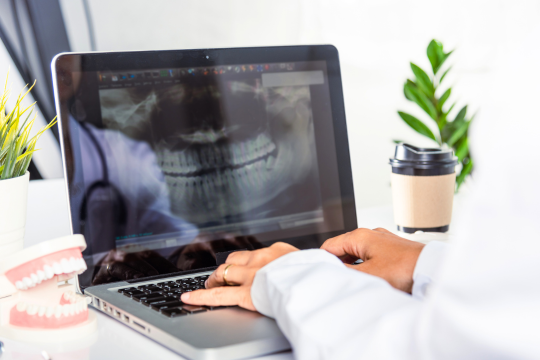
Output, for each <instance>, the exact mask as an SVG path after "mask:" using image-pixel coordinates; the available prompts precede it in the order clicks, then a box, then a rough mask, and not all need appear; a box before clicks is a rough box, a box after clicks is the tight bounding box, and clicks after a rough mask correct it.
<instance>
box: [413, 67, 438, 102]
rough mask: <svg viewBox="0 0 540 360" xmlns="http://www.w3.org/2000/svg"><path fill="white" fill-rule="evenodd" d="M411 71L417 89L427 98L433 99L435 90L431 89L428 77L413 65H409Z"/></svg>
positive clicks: (431, 85)
mask: <svg viewBox="0 0 540 360" xmlns="http://www.w3.org/2000/svg"><path fill="white" fill-rule="evenodd" d="M411 69H412V71H413V73H414V76H415V77H416V83H417V84H418V87H419V88H420V89H421V90H422V91H423V92H424V94H426V95H427V96H429V97H433V94H434V93H435V88H434V87H433V83H432V82H431V80H430V79H429V76H428V75H427V74H426V72H425V71H424V70H422V69H421V68H420V67H419V66H418V65H416V64H414V63H411Z"/></svg>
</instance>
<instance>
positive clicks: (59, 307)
mask: <svg viewBox="0 0 540 360" xmlns="http://www.w3.org/2000/svg"><path fill="white" fill-rule="evenodd" d="M60 316H62V305H56V306H55V307H54V317H55V318H57V319H58V318H59V317H60Z"/></svg>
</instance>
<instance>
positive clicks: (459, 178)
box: [456, 158, 473, 191]
mask: <svg viewBox="0 0 540 360" xmlns="http://www.w3.org/2000/svg"><path fill="white" fill-rule="evenodd" d="M472 168H473V161H472V159H471V158H469V161H468V162H467V163H466V164H464V165H463V169H461V173H459V175H458V176H457V178H456V191H457V190H458V189H459V187H460V186H461V184H462V183H463V181H465V178H466V177H467V175H469V174H470V173H471V170H472Z"/></svg>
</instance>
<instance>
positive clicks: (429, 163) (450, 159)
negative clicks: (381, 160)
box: [390, 143, 458, 169]
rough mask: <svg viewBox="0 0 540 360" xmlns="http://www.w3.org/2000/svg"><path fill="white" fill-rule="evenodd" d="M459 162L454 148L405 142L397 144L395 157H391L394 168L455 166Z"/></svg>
mask: <svg viewBox="0 0 540 360" xmlns="http://www.w3.org/2000/svg"><path fill="white" fill-rule="evenodd" d="M457 163H458V160H457V157H456V156H454V152H453V151H452V149H427V148H418V147H416V146H412V145H409V144H405V143H399V144H397V145H396V152H395V154H394V157H393V158H390V165H392V167H394V168H414V169H440V168H449V167H451V168H453V167H455V166H456V165H457Z"/></svg>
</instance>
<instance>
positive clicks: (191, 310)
mask: <svg viewBox="0 0 540 360" xmlns="http://www.w3.org/2000/svg"><path fill="white" fill-rule="evenodd" d="M182 310H184V311H185V312H187V313H188V314H196V313H200V312H203V311H207V310H208V308H206V307H204V306H198V305H182Z"/></svg>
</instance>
